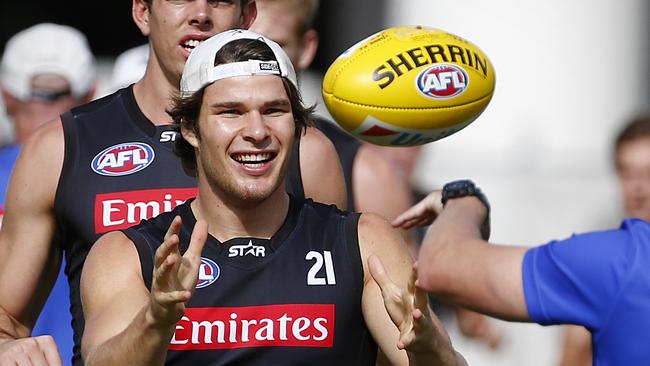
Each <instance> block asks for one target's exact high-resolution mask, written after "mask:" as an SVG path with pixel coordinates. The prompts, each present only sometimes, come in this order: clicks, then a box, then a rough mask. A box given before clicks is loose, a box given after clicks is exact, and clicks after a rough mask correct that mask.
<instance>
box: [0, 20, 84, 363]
mask: <svg viewBox="0 0 650 366" xmlns="http://www.w3.org/2000/svg"><path fill="white" fill-rule="evenodd" d="M95 85H96V76H95V58H94V56H93V54H92V52H91V51H90V47H89V45H88V41H87V39H86V36H85V35H84V34H83V33H81V32H79V31H78V30H77V29H74V28H72V27H68V26H64V25H59V24H52V23H41V24H37V25H34V26H31V27H29V28H27V29H24V30H22V31H20V32H18V33H16V34H15V35H14V36H13V37H11V38H10V39H9V41H8V42H7V45H6V47H5V51H4V53H3V55H2V70H1V72H0V89H1V91H2V99H3V101H4V105H5V106H6V109H7V114H8V115H9V117H10V118H11V121H12V122H13V125H14V131H15V139H14V141H13V143H12V144H10V145H7V146H4V147H2V148H0V225H1V224H2V222H1V220H2V210H3V209H2V208H3V206H4V199H5V194H6V189H7V185H8V184H9V177H10V176H11V170H12V169H13V166H14V164H15V162H16V158H17V157H18V153H19V151H20V149H21V146H22V144H24V143H25V141H26V140H27V139H28V138H29V137H30V136H31V135H32V134H34V132H35V131H36V130H37V129H38V128H39V127H40V126H41V125H43V124H44V123H45V122H47V121H50V120H52V119H53V118H56V117H57V116H58V115H60V114H61V113H63V112H65V111H67V110H69V109H70V108H73V107H75V106H78V105H80V104H84V103H87V102H89V101H90V100H91V99H92V97H93V95H94V92H95ZM69 308H70V290H69V288H68V283H67V281H66V278H65V274H64V273H63V270H61V271H60V272H59V275H58V277H57V279H56V283H55V284H54V287H53V289H52V292H51V293H50V296H49V297H48V299H47V302H46V303H45V306H44V307H43V311H42V312H41V314H40V316H39V318H38V320H37V322H36V324H35V326H34V329H33V331H32V333H33V334H35V335H42V334H47V335H51V336H52V337H53V338H54V341H55V342H56V344H57V346H58V348H59V350H60V351H61V357H62V359H64V360H65V361H67V362H66V363H65V364H66V365H69V364H70V362H71V360H72V343H73V341H72V327H71V326H70V323H71V321H72V318H71V316H70V313H69V311H68V309H69Z"/></svg>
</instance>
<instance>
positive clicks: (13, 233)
mask: <svg viewBox="0 0 650 366" xmlns="http://www.w3.org/2000/svg"><path fill="white" fill-rule="evenodd" d="M63 150H64V147H63V130H62V128H61V123H60V121H56V122H51V123H49V124H48V125H45V126H44V128H42V129H40V130H39V131H37V132H36V133H35V134H34V135H32V137H31V138H30V139H28V141H27V142H26V144H25V145H24V146H23V148H22V151H21V154H20V156H19V158H18V161H17V162H16V165H15V166H14V170H13V173H12V178H11V181H10V184H9V190H8V192H7V198H6V205H5V215H4V219H3V222H2V230H0V363H2V364H4V363H5V362H6V363H7V364H13V363H12V362H15V363H18V364H28V363H27V362H26V361H25V360H31V361H33V362H38V361H40V360H47V362H49V363H50V364H52V365H58V364H60V360H59V354H58V350H57V349H56V345H55V343H54V341H53V340H52V338H51V337H49V336H42V337H35V338H26V337H29V335H30V333H31V329H32V327H33V326H34V323H35V322H36V319H37V317H38V314H39V312H40V310H41V308H42V307H43V304H44V303H45V300H46V299H47V296H48V294H49V292H50V290H51V288H52V286H53V284H54V281H55V279H56V276H57V274H58V271H59V266H60V265H61V248H60V247H59V246H58V244H57V243H56V240H55V233H56V219H55V214H54V197H55V193H56V189H57V184H58V180H59V176H60V173H61V167H62V164H63ZM26 264H28V265H26ZM21 362H25V363H21Z"/></svg>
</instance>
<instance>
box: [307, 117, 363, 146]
mask: <svg viewBox="0 0 650 366" xmlns="http://www.w3.org/2000/svg"><path fill="white" fill-rule="evenodd" d="M314 125H315V126H316V128H317V129H318V130H320V131H321V132H322V133H323V134H324V135H325V136H327V138H329V139H330V140H332V142H334V144H335V145H336V144H337V143H345V144H352V145H361V142H360V141H359V140H357V139H356V138H355V137H354V136H352V135H350V134H348V133H347V132H345V131H344V130H343V129H342V128H340V127H338V126H337V125H336V124H335V122H332V121H329V120H327V119H325V118H324V117H320V116H317V117H314Z"/></svg>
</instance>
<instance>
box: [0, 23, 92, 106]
mask: <svg viewBox="0 0 650 366" xmlns="http://www.w3.org/2000/svg"><path fill="white" fill-rule="evenodd" d="M39 74H56V75H60V76H62V77H63V78H65V79H66V80H67V81H68V83H69V84H70V92H71V93H72V95H73V96H75V97H81V96H83V95H84V94H86V93H87V92H88V90H90V88H91V87H92V85H93V83H94V81H95V58H94V56H93V54H92V52H91V51H90V47H89V46H88V40H87V39H86V36H85V35H84V34H83V33H81V32H80V31H78V30H77V29H75V28H72V27H69V26H65V25H59V24H52V23H41V24H37V25H35V26H32V27H30V28H27V29H25V30H23V31H21V32H19V33H17V34H15V35H14V36H13V37H11V39H9V41H8V42H7V44H6V47H5V51H4V54H3V55H2V67H1V71H0V82H1V83H2V85H3V86H4V88H5V89H6V90H7V91H8V92H9V93H11V94H12V95H13V96H15V97H16V98H18V99H22V100H25V99H28V98H29V97H30V95H31V92H32V88H31V83H32V78H33V77H34V76H36V75H39Z"/></svg>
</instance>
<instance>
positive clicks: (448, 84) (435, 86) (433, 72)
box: [415, 64, 469, 99]
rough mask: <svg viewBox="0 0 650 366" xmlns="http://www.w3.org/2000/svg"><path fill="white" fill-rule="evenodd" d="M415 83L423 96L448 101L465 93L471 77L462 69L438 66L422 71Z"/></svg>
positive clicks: (449, 65)
mask: <svg viewBox="0 0 650 366" xmlns="http://www.w3.org/2000/svg"><path fill="white" fill-rule="evenodd" d="M415 82H416V83H417V87H418V90H419V91H420V93H422V95H424V96H426V97H429V98H432V99H447V98H451V97H454V96H456V95H459V94H461V93H462V92H464V91H465V89H467V85H469V77H468V76H467V73H466V72H465V70H463V68H462V67H459V66H456V65H454V64H436V65H433V66H431V67H428V68H426V69H424V70H423V71H421V72H420V74H419V75H418V77H417V79H416V81H415Z"/></svg>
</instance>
